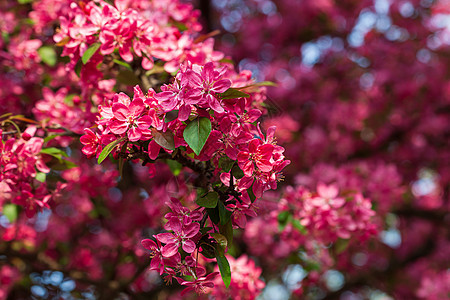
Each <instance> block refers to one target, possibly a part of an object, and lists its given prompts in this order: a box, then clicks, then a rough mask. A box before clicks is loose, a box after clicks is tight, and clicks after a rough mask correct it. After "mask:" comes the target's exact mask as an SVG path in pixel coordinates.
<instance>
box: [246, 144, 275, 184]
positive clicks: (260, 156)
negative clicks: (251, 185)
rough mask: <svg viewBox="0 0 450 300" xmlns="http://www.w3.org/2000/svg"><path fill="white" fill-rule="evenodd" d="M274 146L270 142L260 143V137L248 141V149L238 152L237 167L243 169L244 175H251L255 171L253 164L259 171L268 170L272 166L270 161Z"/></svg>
mask: <svg viewBox="0 0 450 300" xmlns="http://www.w3.org/2000/svg"><path fill="white" fill-rule="evenodd" d="M273 149H274V146H273V145H272V144H262V141H261V140H260V139H253V140H251V141H250V143H249V146H248V151H241V152H239V154H238V157H237V159H238V164H239V167H240V168H241V169H242V171H244V174H245V176H247V177H251V176H252V175H253V172H254V171H255V165H256V167H257V168H258V170H259V171H261V172H270V171H272V168H273V162H272V161H271V158H272V153H273Z"/></svg>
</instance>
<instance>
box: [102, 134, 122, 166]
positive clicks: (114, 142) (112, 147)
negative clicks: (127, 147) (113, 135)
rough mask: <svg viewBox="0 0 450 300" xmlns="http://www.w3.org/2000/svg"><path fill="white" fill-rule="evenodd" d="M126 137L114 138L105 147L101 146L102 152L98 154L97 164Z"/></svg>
mask: <svg viewBox="0 0 450 300" xmlns="http://www.w3.org/2000/svg"><path fill="white" fill-rule="evenodd" d="M125 139H126V137H123V138H120V139H118V140H115V141H113V142H111V143H109V144H108V145H107V146H106V147H105V148H103V150H102V152H101V153H100V155H99V156H98V160H97V162H98V164H101V163H102V161H104V160H105V158H107V157H108V155H109V154H110V153H111V151H113V149H114V148H115V147H116V146H117V145H119V144H120V143H121V142H122V141H124V140H125Z"/></svg>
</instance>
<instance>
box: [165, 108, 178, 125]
mask: <svg viewBox="0 0 450 300" xmlns="http://www.w3.org/2000/svg"><path fill="white" fill-rule="evenodd" d="M176 118H178V110H172V111H169V112H168V113H166V117H165V118H164V122H165V123H169V122H172V121H173V120H175V119H176Z"/></svg>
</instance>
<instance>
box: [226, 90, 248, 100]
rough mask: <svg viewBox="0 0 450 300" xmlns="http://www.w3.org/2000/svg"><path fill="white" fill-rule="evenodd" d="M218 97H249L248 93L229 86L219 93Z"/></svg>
mask: <svg viewBox="0 0 450 300" xmlns="http://www.w3.org/2000/svg"><path fill="white" fill-rule="evenodd" d="M219 96H220V98H222V99H236V98H242V97H244V98H248V97H250V95H249V94H247V93H244V92H241V91H240V90H238V89H235V88H229V89H228V90H226V91H225V92H223V93H221V94H219Z"/></svg>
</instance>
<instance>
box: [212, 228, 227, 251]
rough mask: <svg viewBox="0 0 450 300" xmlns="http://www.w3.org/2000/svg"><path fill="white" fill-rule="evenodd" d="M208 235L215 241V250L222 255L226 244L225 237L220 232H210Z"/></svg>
mask: <svg viewBox="0 0 450 300" xmlns="http://www.w3.org/2000/svg"><path fill="white" fill-rule="evenodd" d="M209 235H210V236H211V237H212V238H213V239H214V240H215V241H216V242H217V247H216V250H217V252H218V253H219V255H223V254H224V253H225V250H226V249H227V245H228V241H227V238H226V237H225V236H223V235H222V234H220V233H210V234H209Z"/></svg>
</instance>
